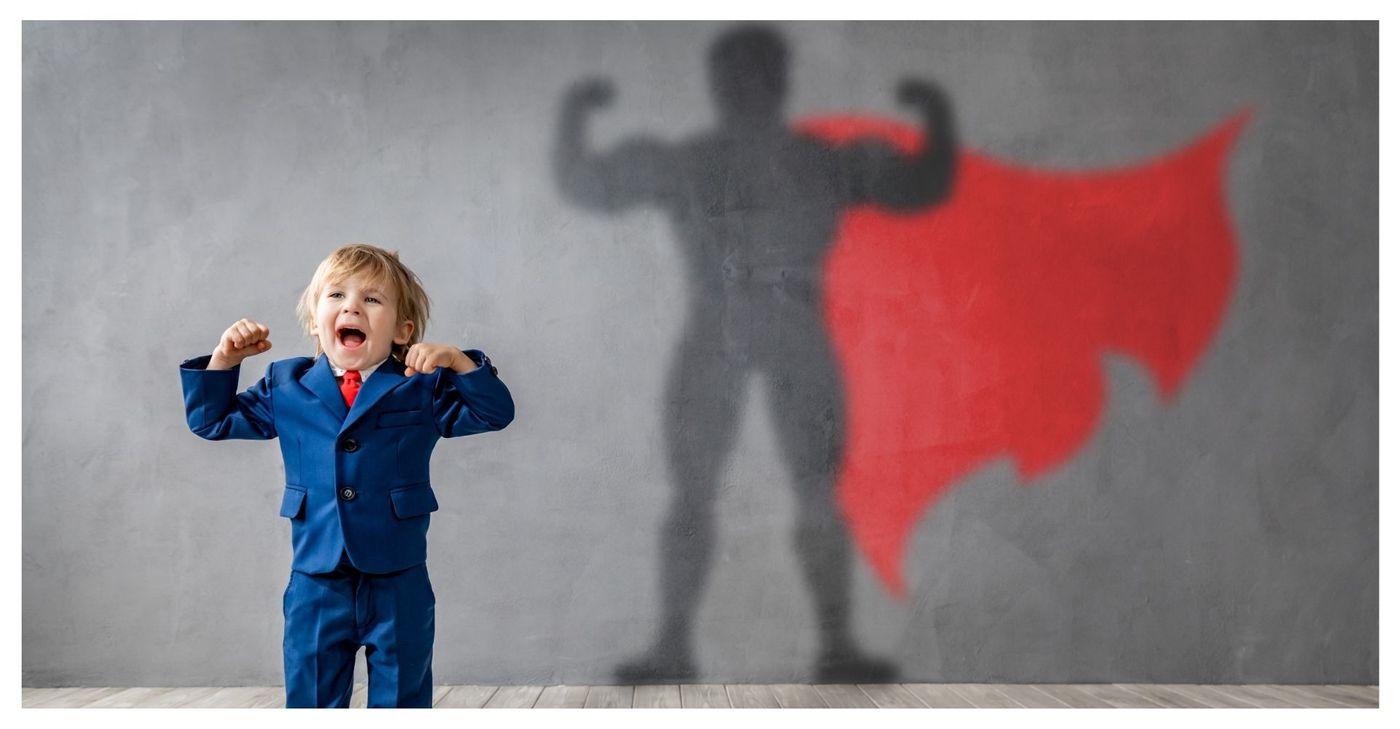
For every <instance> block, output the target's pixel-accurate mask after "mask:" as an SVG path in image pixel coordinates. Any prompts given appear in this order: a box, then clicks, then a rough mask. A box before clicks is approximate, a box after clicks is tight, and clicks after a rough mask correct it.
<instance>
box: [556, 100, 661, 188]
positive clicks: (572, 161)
mask: <svg viewBox="0 0 1400 729" xmlns="http://www.w3.org/2000/svg"><path fill="white" fill-rule="evenodd" d="M613 96H614V93H613V87H612V84H611V83H610V82H608V81H603V80H599V79H591V80H588V81H583V82H580V83H577V84H575V85H574V86H573V87H572V88H570V89H569V91H568V92H567V93H566V94H565V95H564V106H563V110H562V111H561V113H560V116H559V135H558V137H557V138H556V140H555V146H554V176H555V179H556V180H557V181H558V183H559V187H560V188H561V189H562V190H563V191H564V194H565V195H566V196H568V197H569V198H570V199H571V200H573V201H575V202H577V203H579V204H581V205H584V206H586V207H590V208H594V209H597V210H606V211H613V210H620V209H622V208H625V207H628V206H629V205H633V204H636V203H640V202H645V201H648V200H655V199H658V198H661V197H663V196H664V195H665V194H666V191H667V189H668V187H669V185H668V183H669V181H670V179H671V178H672V177H673V176H674V174H675V171H674V170H670V169H668V167H669V165H667V164H666V162H665V159H664V158H665V150H664V149H662V147H661V145H659V144H658V143H656V142H652V141H647V140H637V141H632V142H627V143H624V144H623V145H622V146H620V147H619V148H618V149H617V150H615V151H613V152H611V153H609V154H605V155H599V154H592V153H590V152H589V151H588V144H587V141H586V139H585V136H586V135H585V129H584V127H585V124H586V122H587V117H588V115H589V114H590V113H591V112H592V111H593V110H595V109H599V108H602V107H605V106H607V105H608V104H610V103H611V102H612V99H613Z"/></svg>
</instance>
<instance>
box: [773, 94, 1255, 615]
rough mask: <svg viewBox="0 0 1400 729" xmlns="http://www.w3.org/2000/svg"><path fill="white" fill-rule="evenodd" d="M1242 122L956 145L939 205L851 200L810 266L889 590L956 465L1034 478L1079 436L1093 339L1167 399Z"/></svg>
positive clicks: (845, 504)
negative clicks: (1034, 151) (1001, 149)
mask: <svg viewBox="0 0 1400 729" xmlns="http://www.w3.org/2000/svg"><path fill="white" fill-rule="evenodd" d="M1247 120H1248V113H1247V112H1245V113H1241V114H1238V115H1236V116H1235V117H1233V118H1232V119H1230V120H1228V121H1226V122H1225V123H1223V124H1222V125H1220V126H1219V127H1218V128H1217V129H1215V130H1214V131H1212V132H1210V133H1208V134H1206V135H1205V136H1203V137H1202V138H1200V139H1198V140H1196V141H1194V142H1192V143H1191V144H1189V145H1188V146H1186V147H1185V148H1183V149H1181V150H1179V151H1175V152H1172V153H1169V154H1167V155H1165V156H1162V157H1160V158H1157V159H1154V160H1151V161H1148V162H1145V163H1143V164H1139V165H1135V166H1131V167H1125V168H1121V169H1114V170H1104V171H1094V172H1060V171H1047V170H1035V169H1030V168H1025V167H1017V166H1014V165H1011V164H1007V163H1005V162H1000V161H997V160H994V159H992V158H990V157H985V156H982V155H979V154H976V153H973V152H961V153H960V154H959V158H958V168H957V177H956V179H955V182H954V189H953V191H952V194H951V196H950V197H949V198H948V199H946V200H944V201H943V202H942V203H941V204H939V205H937V206H934V207H932V208H930V209H928V210H927V211H923V212H919V213H915V214H912V215H901V214H892V213H886V212H880V211H878V210H875V209H873V208H855V209H852V210H850V211H848V213H847V214H846V216H845V218H844V220H843V221H842V225H841V229H840V231H839V232H838V234H837V239H836V241H835V244H834V245H833V247H832V249H831V252H830V255H829V257H828V259H827V264H826V265H827V270H826V277H827V284H826V301H825V305H826V317H827V326H828V327H829V329H830V334H831V337H832V340H833V342H834V345H835V348H836V353H837V358H838V360H839V362H840V365H841V368H842V372H843V379H844V383H845V397H846V412H847V413H848V416H847V417H848V420H847V425H846V434H847V435H846V447H845V451H844V457H843V461H842V464H841V467H840V474H839V477H838V482H837V487H836V488H837V499H838V502H839V504H840V508H841V510H842V514H843V516H844V518H845V519H846V521H847V523H848V525H849V527H850V529H851V532H852V535H853V537H854V539H855V542H856V545H857V547H858V548H859V550H860V552H861V554H863V555H864V557H865V558H866V559H867V560H868V561H869V562H870V563H871V565H872V566H873V567H874V568H875V571H876V573H877V574H878V575H879V576H880V579H881V580H882V581H883V582H884V584H885V586H886V587H887V588H888V589H889V590H890V591H891V592H892V593H894V594H895V595H897V596H900V597H903V595H904V593H905V586H904V582H903V578H902V573H903V562H904V553H905V550H906V548H907V545H908V541H909V537H910V535H911V533H912V532H913V530H914V527H915V525H916V524H917V523H918V520H919V519H920V517H921V516H922V515H923V513H924V511H925V510H927V509H928V508H930V507H931V506H932V505H933V504H934V503H935V502H936V501H937V500H938V499H939V497H941V496H942V495H943V494H944V493H946V492H947V491H948V490H949V489H950V488H952V487H953V486H954V485H955V484H957V482H958V481H959V479H962V478H964V477H965V476H967V475H968V474H969V473H971V472H972V471H974V470H975V469H977V468H980V467H982V466H984V465H985V464H987V463H988V462H989V461H992V460H994V459H998V458H1003V457H1010V458H1011V459H1013V461H1014V462H1015V464H1016V467H1017V470H1018V472H1019V474H1020V476H1021V478H1022V479H1023V480H1025V479H1031V478H1034V477H1036V476H1039V475H1041V474H1044V473H1045V472H1046V471H1047V470H1049V469H1051V468H1053V467H1055V466H1057V465H1059V464H1061V463H1063V462H1065V461H1066V460H1068V459H1069V458H1070V457H1072V456H1073V455H1074V454H1075V453H1076V452H1077V451H1078V450H1079V449H1080V448H1081V447H1083V445H1084V444H1085V442H1086V441H1087V440H1088V439H1089V437H1090V436H1091V435H1092V434H1093V432H1094V429H1095V426H1096V424H1097V422H1098V419H1099V415H1100V413H1101V412H1102V410H1103V405H1104V395H1105V390H1104V378H1103V369H1102V364H1101V360H1102V355H1103V354H1104V353H1107V352H1113V353H1116V354H1120V355H1127V356H1130V357H1133V358H1134V359H1136V360H1138V361H1139V362H1141V363H1143V365H1144V366H1145V367H1146V368H1147V369H1148V370H1149V371H1150V372H1151V374H1152V376H1153V379H1154V380H1155V382H1156V385H1157V389H1158V392H1159V393H1160V394H1161V396H1162V398H1163V400H1164V401H1165V400H1167V399H1168V398H1170V397H1171V396H1172V395H1173V394H1174V393H1175V392H1176V391H1177V389H1178V388H1179V387H1180V386H1181V384H1182V381H1183V380H1184V379H1185V378H1186V376H1187V374H1188V373H1189V372H1190V370H1191V367H1192V366H1193V365H1194V364H1195V363H1196V361H1197V360H1198V358H1199V357H1200V355H1201V353H1202V352H1203V350H1204V349H1205V348H1206V346H1207V345H1208V344H1209V343H1210V341H1211V338H1212V337H1213V336H1214V334H1215V330H1216V328H1217V326H1218V325H1219V323H1220V320H1221V317H1222V315H1223V313H1224V310H1225V305H1226V302H1227V300H1228V299H1229V296H1230V291H1231V289H1232V288H1233V285H1234V280H1235V270H1236V254H1235V243H1234V235H1233V232H1232V230H1231V226H1230V220H1229V213H1228V210H1227V208H1226V202H1225V196H1224V191H1223V189H1222V188H1223V174H1222V173H1223V171H1224V167H1225V161H1226V157H1227V154H1228V152H1229V150H1230V147H1231V145H1232V143H1233V141H1234V140H1235V138H1236V136H1237V135H1238V134H1239V132H1240V130H1241V129H1242V128H1243V126H1244V125H1245V123H1246V122H1247ZM798 129H799V131H801V132H803V133H806V134H809V135H812V136H816V137H819V138H822V139H824V140H827V141H828V142H832V143H836V144H844V143H849V142H851V141H854V140H855V139H857V138H860V137H876V138H879V139H882V140H885V141H887V142H889V143H891V144H893V145H895V146H896V147H897V148H899V149H900V150H901V151H903V152H906V153H913V152H914V151H916V150H917V149H919V148H920V147H921V145H922V143H923V140H922V132H920V131H919V130H917V129H914V128H911V127H908V126H906V125H903V124H900V123H897V122H893V121H888V120H883V119H871V118H861V117H826V118H814V119H808V120H804V121H803V122H802V123H800V124H799V125H798Z"/></svg>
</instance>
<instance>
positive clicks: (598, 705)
mask: <svg viewBox="0 0 1400 729" xmlns="http://www.w3.org/2000/svg"><path fill="white" fill-rule="evenodd" d="M632 694H633V689H632V687H631V686H590V687H589V688H588V698H586V699H584V701H583V708H585V709H630V708H632Z"/></svg>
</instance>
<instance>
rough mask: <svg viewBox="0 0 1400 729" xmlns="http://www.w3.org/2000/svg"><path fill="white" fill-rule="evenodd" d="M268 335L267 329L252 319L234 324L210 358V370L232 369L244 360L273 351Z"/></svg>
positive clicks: (241, 320) (226, 330)
mask: <svg viewBox="0 0 1400 729" xmlns="http://www.w3.org/2000/svg"><path fill="white" fill-rule="evenodd" d="M267 334H268V331H267V327H265V326H263V325H262V324H259V323H257V322H255V321H253V320H251V319H239V320H238V321H236V322H234V323H233V326H231V327H229V328H228V329H225V330H224V336H223V337H222V338H220V339H219V346H218V347H215V348H214V354H213V356H212V357H210V358H209V369H211V370H227V369H232V368H234V367H237V366H238V365H239V364H241V363H242V362H243V360H245V359H247V358H249V357H252V356H253V355H255V354H261V353H263V352H266V351H267V350H269V349H272V342H270V341H268V338H267Z"/></svg>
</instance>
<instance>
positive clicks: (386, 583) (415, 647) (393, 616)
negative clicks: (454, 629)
mask: <svg viewBox="0 0 1400 729" xmlns="http://www.w3.org/2000/svg"><path fill="white" fill-rule="evenodd" d="M435 603H436V598H435V597H434V595H433V586H432V584H430V583H429V582H428V566H427V565H426V564H420V565H418V566H416V567H410V568H408V569H406V570H403V571H401V572H390V573H388V574H380V575H376V574H367V573H364V572H360V571H359V570H357V569H355V568H354V567H351V566H350V563H349V562H348V561H347V560H346V559H345V557H344V556H342V557H341V561H340V565H339V566H338V567H337V568H336V570H335V571H334V572H328V573H325V574H317V575H312V574H306V573H305V572H297V571H296V570H292V576H291V579H290V580H289V581H288V583H287V591H286V593H285V594H284V595H283V596H282V617H283V619H284V625H283V634H282V665H283V669H284V671H285V673H286V683H287V708H303V707H305V708H310V707H317V708H328V707H336V708H347V707H349V706H350V691H351V687H352V679H353V678H354V673H355V653H356V652H357V651H359V649H360V646H364V648H365V665H366V666H367V667H368V668H369V679H368V680H369V695H368V697H367V701H366V702H365V703H366V704H367V705H368V706H369V707H372V708H374V707H420V708H430V707H431V706H432V704H433V628H434V623H433V608H434V605H435Z"/></svg>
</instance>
